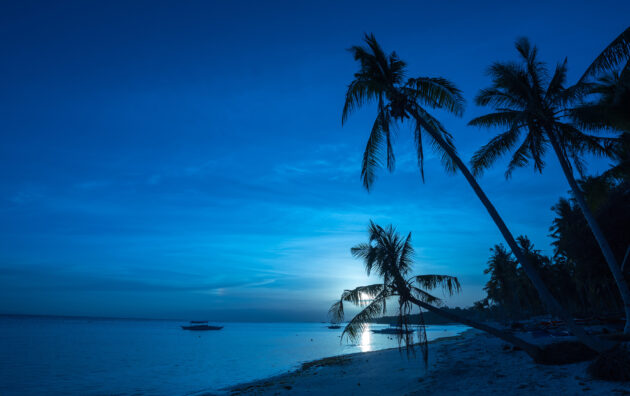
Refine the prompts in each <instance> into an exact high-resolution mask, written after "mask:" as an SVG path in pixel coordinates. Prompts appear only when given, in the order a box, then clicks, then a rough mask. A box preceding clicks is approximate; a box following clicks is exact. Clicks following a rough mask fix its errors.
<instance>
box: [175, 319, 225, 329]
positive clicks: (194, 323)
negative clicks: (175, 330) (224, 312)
mask: <svg viewBox="0 0 630 396" xmlns="http://www.w3.org/2000/svg"><path fill="white" fill-rule="evenodd" d="M222 328H223V326H209V325H208V321H207V320H203V321H201V320H191V321H190V326H182V329H183V330H221V329H222Z"/></svg>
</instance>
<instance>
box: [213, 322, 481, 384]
mask: <svg viewBox="0 0 630 396" xmlns="http://www.w3.org/2000/svg"><path fill="white" fill-rule="evenodd" d="M476 332H478V330H475V329H472V328H470V329H467V330H465V331H463V332H462V333H460V334H457V335H453V336H446V337H440V338H436V339H434V340H431V341H428V342H427V344H429V348H430V347H431V345H432V344H438V343H440V342H446V341H449V340H459V339H464V338H466V336H467V335H470V334H473V333H476ZM392 351H396V352H399V355H400V357H401V358H404V359H406V356H405V348H402V349H401V348H398V347H393V348H386V349H379V350H376V351H369V352H353V353H349V354H345V355H333V356H328V357H325V358H320V359H315V360H310V361H306V362H303V363H300V367H299V368H297V369H293V370H290V371H287V372H285V373H282V374H278V375H273V376H270V377H266V378H262V379H258V380H253V381H248V382H243V383H239V384H235V385H231V386H228V387H225V388H221V389H219V392H220V393H218V394H221V395H223V394H226V395H240V394H247V393H244V392H247V391H251V390H255V388H259V387H262V388H264V387H265V386H268V385H272V384H273V383H274V381H277V382H282V381H284V380H285V379H286V378H290V377H295V376H299V375H300V374H302V373H305V372H307V371H308V370H312V369H317V368H322V367H335V366H342V365H344V364H346V363H349V362H350V361H352V360H353V359H355V358H361V357H366V358H369V357H370V356H372V355H375V354H380V353H384V352H392ZM410 359H419V357H418V356H416V357H410ZM420 361H421V358H420ZM429 364H430V362H429ZM285 390H289V389H285ZM216 394H217V393H204V394H203V395H200V396H210V395H216Z"/></svg>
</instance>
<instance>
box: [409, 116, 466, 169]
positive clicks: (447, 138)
mask: <svg viewBox="0 0 630 396" xmlns="http://www.w3.org/2000/svg"><path fill="white" fill-rule="evenodd" d="M414 110H415V111H416V115H417V117H415V121H416V123H417V124H418V125H419V127H418V126H417V127H416V128H417V129H420V130H422V129H423V130H425V131H427V132H428V133H429V136H430V143H431V147H432V148H433V151H434V152H435V153H437V154H438V155H439V156H440V159H441V161H442V165H443V166H444V169H445V170H446V171H447V172H450V173H454V172H455V171H456V170H457V166H456V165H455V162H454V161H453V157H452V156H451V154H449V153H448V151H447V150H446V149H445V147H444V146H446V147H448V148H449V149H450V151H451V153H453V154H454V155H457V151H456V149H455V144H454V143H453V137H452V135H451V134H450V133H449V132H448V131H447V130H446V128H444V126H443V125H442V124H441V123H440V122H439V121H438V120H437V119H436V118H435V117H433V116H432V115H431V114H429V113H428V112H427V111H426V110H424V109H423V108H422V107H421V106H417V105H416V106H414ZM436 137H437V138H438V139H441V140H442V142H439V141H438V140H436ZM416 142H417V141H416Z"/></svg>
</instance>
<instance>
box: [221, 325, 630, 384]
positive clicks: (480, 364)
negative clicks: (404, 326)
mask: <svg viewBox="0 0 630 396" xmlns="http://www.w3.org/2000/svg"><path fill="white" fill-rule="evenodd" d="M504 345H505V343H503V342H502V341H500V340H498V339H496V338H493V337H489V336H486V335H485V334H479V333H477V332H473V331H471V332H468V333H466V334H464V335H462V336H460V337H455V338H451V339H445V340H440V341H437V342H434V343H432V344H431V345H430V347H429V349H430V357H429V366H428V368H427V369H425V367H424V364H423V363H422V359H420V357H419V356H418V357H417V358H411V359H407V357H406V355H405V354H404V353H402V354H401V353H400V352H399V351H398V350H396V349H393V350H392V349H389V350H384V351H376V352H369V353H358V354H354V355H348V356H346V357H337V358H329V359H324V361H318V362H313V363H312V364H313V366H312V367H310V368H307V369H304V370H299V371H296V372H292V373H288V374H284V375H281V376H277V377H273V378H269V379H266V380H262V381H257V382H252V383H249V384H244V385H239V386H236V387H234V388H231V389H229V390H227V391H226V392H227V394H232V395H453V394H462V395H487V394H507V395H531V394H538V395H557V396H560V395H578V394H579V395H582V394H584V395H630V383H629V384H619V383H608V382H602V381H596V380H592V379H590V378H589V376H588V374H587V373H586V363H578V364H571V365H565V366H544V365H538V364H535V363H533V362H532V360H531V359H530V358H529V357H528V356H527V355H525V353H523V352H512V351H504V350H503V346H504Z"/></svg>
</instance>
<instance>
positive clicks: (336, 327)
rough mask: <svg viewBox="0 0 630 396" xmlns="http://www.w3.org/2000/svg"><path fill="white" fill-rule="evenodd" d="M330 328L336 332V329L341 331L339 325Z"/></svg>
mask: <svg viewBox="0 0 630 396" xmlns="http://www.w3.org/2000/svg"><path fill="white" fill-rule="evenodd" d="M328 328H329V329H332V330H336V329H340V328H341V326H339V325H330V326H328Z"/></svg>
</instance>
